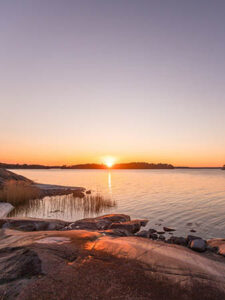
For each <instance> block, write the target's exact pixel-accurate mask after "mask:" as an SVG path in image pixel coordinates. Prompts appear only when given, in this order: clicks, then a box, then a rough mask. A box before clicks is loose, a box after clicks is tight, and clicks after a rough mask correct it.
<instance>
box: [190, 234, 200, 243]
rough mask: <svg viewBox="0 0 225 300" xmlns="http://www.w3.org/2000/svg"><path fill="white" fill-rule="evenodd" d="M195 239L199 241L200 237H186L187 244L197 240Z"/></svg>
mask: <svg viewBox="0 0 225 300" xmlns="http://www.w3.org/2000/svg"><path fill="white" fill-rule="evenodd" d="M197 239H201V237H200V236H195V235H188V236H187V242H188V243H189V242H191V241H193V240H197Z"/></svg>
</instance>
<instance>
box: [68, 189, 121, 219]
mask: <svg viewBox="0 0 225 300" xmlns="http://www.w3.org/2000/svg"><path fill="white" fill-rule="evenodd" d="M73 205H75V206H76V210H77V211H79V210H80V211H83V212H84V216H86V215H89V214H90V213H95V214H99V213H101V212H103V211H105V210H107V209H109V208H112V207H115V206H116V203H115V201H113V200H111V199H106V198H104V197H103V196H101V195H100V194H95V195H86V196H85V197H84V198H76V201H75V202H74V203H73Z"/></svg>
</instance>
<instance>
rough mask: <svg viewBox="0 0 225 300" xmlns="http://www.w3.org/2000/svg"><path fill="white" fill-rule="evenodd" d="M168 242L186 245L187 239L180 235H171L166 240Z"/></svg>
mask: <svg viewBox="0 0 225 300" xmlns="http://www.w3.org/2000/svg"><path fill="white" fill-rule="evenodd" d="M166 242H167V243H168V244H176V245H181V246H185V247H186V246H187V245H188V242H187V240H186V239H185V238H184V237H182V236H171V237H170V238H169V239H168V240H167V241H166Z"/></svg>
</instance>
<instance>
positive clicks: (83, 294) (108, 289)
mask: <svg viewBox="0 0 225 300" xmlns="http://www.w3.org/2000/svg"><path fill="white" fill-rule="evenodd" d="M208 255H209V257H208V256H205V255H204V254H199V253H196V252H194V251H191V250H190V249H188V248H184V247H181V246H178V245H171V244H167V243H164V242H161V241H152V240H150V239H144V238H140V237H135V236H131V237H115V236H113V237H111V236H107V235H105V234H104V233H100V232H97V231H95V232H91V231H85V230H70V231H36V232H24V231H18V230H10V229H4V230H0V273H1V274H0V299H9V300H14V299H16V300H37V299H38V300H39V299H49V300H50V299H57V300H58V299H59V300H68V299H79V300H86V299H119V300H122V299H131V300H136V299H143V300H144V299H152V300H180V299H182V300H199V299H204V300H206V299H207V300H217V299H220V300H221V299H225V261H224V260H223V257H219V258H220V260H216V259H215V254H211V253H210V252H209V253H208ZM210 255H211V256H210ZM213 255H214V256H213ZM217 257H218V256H217Z"/></svg>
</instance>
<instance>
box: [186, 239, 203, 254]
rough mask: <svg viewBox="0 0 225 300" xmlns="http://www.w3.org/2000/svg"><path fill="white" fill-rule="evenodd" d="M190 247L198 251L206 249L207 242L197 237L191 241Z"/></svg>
mask: <svg viewBox="0 0 225 300" xmlns="http://www.w3.org/2000/svg"><path fill="white" fill-rule="evenodd" d="M189 247H190V248H191V249H192V250H194V251H197V252H204V251H206V242H205V241H204V240H203V239H195V240H192V241H191V242H190V243H189Z"/></svg>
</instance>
